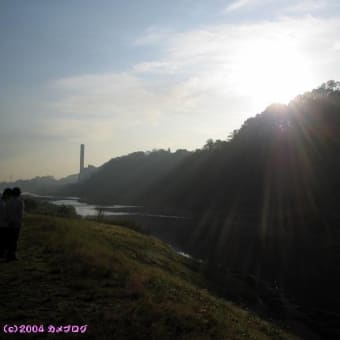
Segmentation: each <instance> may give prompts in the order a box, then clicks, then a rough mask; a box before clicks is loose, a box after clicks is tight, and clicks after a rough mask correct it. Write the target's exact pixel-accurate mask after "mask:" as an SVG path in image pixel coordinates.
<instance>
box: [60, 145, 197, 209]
mask: <svg viewBox="0 0 340 340" xmlns="http://www.w3.org/2000/svg"><path fill="white" fill-rule="evenodd" d="M190 154H191V153H190V152H189V151H187V150H177V151H176V152H174V153H171V152H170V151H168V150H154V151H152V152H141V151H140V152H134V153H131V154H129V155H127V156H122V157H117V158H113V159H111V160H110V161H108V162H107V163H105V164H104V165H103V166H101V167H100V168H99V169H98V171H97V172H96V173H95V174H93V175H92V176H91V177H90V178H89V179H88V180H85V181H83V182H81V183H79V184H74V185H71V186H69V187H68V188H67V190H66V191H67V192H68V193H72V194H75V195H77V196H80V197H81V198H84V199H86V200H87V201H92V202H103V203H106V202H107V203H119V204H144V203H145V201H146V199H147V194H148V192H149V190H150V188H152V187H153V186H154V185H155V184H156V183H158V182H159V181H160V180H161V179H163V178H165V177H166V176H168V175H169V174H170V173H171V172H172V171H174V170H175V169H177V168H178V166H179V164H180V163H181V162H182V161H183V160H184V159H186V158H187V157H188V156H189V155H190Z"/></svg>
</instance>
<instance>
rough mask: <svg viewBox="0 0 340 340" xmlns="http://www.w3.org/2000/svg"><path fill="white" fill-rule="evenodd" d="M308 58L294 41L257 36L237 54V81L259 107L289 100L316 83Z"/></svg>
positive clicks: (235, 69) (235, 74) (235, 80)
mask: <svg viewBox="0 0 340 340" xmlns="http://www.w3.org/2000/svg"><path fill="white" fill-rule="evenodd" d="M309 68H310V67H309V64H308V59H307V58H305V57H304V56H303V55H302V54H301V53H300V52H299V49H298V46H296V44H295V43H294V41H290V40H289V39H278V40H277V41H273V40H271V41H270V42H269V41H266V40H265V39H263V40H261V39H256V41H254V42H253V43H252V42H250V43H248V44H247V46H243V47H242V48H241V49H240V50H239V51H238V52H237V53H236V56H235V64H234V69H233V72H232V73H233V75H232V76H233V77H234V79H233V82H234V83H236V84H238V85H237V86H240V89H239V90H240V91H241V92H243V93H244V94H246V95H247V96H248V95H249V96H250V97H251V99H252V101H253V103H254V105H255V106H256V108H257V109H259V110H260V109H264V107H266V106H268V105H269V104H271V103H274V102H280V103H288V102H289V101H290V100H291V99H293V98H294V97H295V96H296V95H298V94H300V93H302V92H305V91H307V90H309V89H310V87H311V84H312V79H311V72H309Z"/></svg>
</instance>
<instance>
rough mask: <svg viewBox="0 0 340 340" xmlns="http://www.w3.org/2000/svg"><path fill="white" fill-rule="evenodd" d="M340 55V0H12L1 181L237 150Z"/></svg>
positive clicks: (2, 45)
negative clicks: (253, 121) (228, 145)
mask: <svg viewBox="0 0 340 340" xmlns="http://www.w3.org/2000/svg"><path fill="white" fill-rule="evenodd" d="M339 57H340V2H339V1H338V0H318V1H316V0H296V1H291V0H235V1H233V0H231V1H227V0H209V1H206V0H172V1H159V0H124V1H123V0H114V1H113V0H95V1H94V0H0V119H1V121H0V181H8V180H15V179H19V178H21V179H27V178H32V177H35V176H44V175H52V176H54V177H56V178H60V177H63V176H66V175H69V174H74V173H77V172H78V171H79V149H80V144H81V143H84V144H85V145H86V147H85V163H86V164H93V165H96V166H99V165H101V164H103V163H105V162H106V161H108V160H109V159H111V158H113V157H117V156H121V155H124V154H128V153H131V152H134V151H139V150H142V151H147V150H152V149H160V148H164V149H168V148H170V149H171V150H172V151H175V150H176V149H179V148H186V149H189V150H195V149H197V148H200V147H202V146H203V145H204V144H205V142H206V140H207V139H209V138H213V139H222V140H223V139H226V138H227V137H228V135H229V133H230V132H231V131H232V130H234V129H238V128H239V127H240V126H241V125H242V123H243V122H244V121H245V119H247V118H248V117H251V116H254V115H256V114H257V113H259V112H262V111H263V110H264V109H265V108H266V107H267V106H268V105H270V104H271V103H273V102H283V103H288V102H289V100H291V99H293V98H294V97H295V96H296V95H298V94H301V93H303V92H306V91H309V90H312V89H313V88H316V87H318V86H320V85H321V84H322V83H323V82H326V81H327V80H330V79H334V80H340V66H339V60H340V58H339Z"/></svg>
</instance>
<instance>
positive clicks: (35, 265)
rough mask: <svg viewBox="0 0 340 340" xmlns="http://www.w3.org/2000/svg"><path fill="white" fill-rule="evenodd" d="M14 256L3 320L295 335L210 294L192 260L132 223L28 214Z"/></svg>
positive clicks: (115, 330)
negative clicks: (135, 228) (131, 227)
mask: <svg viewBox="0 0 340 340" xmlns="http://www.w3.org/2000/svg"><path fill="white" fill-rule="evenodd" d="M18 257H20V261H17V262H11V263H1V264H0V268H1V272H0V301H1V304H0V319H1V321H0V322H1V324H4V323H13V322H15V323H17V324H20V323H33V324H44V325H48V324H64V325H67V324H70V323H74V324H84V323H86V324H88V325H89V328H88V338H91V339H130V338H131V339H144V338H145V339H197V340H198V339H292V338H293V336H290V335H288V334H287V333H284V332H282V331H280V330H278V329H277V328H276V327H275V326H273V325H270V324H269V323H267V322H265V321H263V320H260V319H259V318H258V317H256V316H255V315H254V314H251V313H249V312H247V311H244V310H242V309H240V308H238V307H237V306H235V305H233V304H231V303H228V302H225V301H223V300H221V299H218V298H216V297H213V296H212V295H211V294H209V292H208V291H207V290H205V289H204V281H203V279H202V277H201V276H200V275H199V273H198V272H197V271H195V270H194V269H193V267H194V266H193V263H192V262H191V261H190V260H188V259H185V258H183V257H182V256H179V255H177V254H176V253H175V252H174V251H172V250H171V249H170V248H169V247H168V246H167V245H166V244H164V243H163V242H161V241H159V240H157V239H156V238H153V237H149V236H144V235H142V234H139V233H136V232H134V231H132V230H128V229H125V228H121V227H116V226H108V225H103V224H98V223H95V222H89V221H83V220H77V219H75V220H71V219H62V218H55V217H46V216H38V215H30V216H27V217H26V220H25V225H24V227H23V229H22V234H21V236H20V241H19V249H18ZM1 332H2V330H1ZM2 336H3V335H2ZM50 336H51V335H50ZM56 337H57V338H58V339H59V338H62V339H65V338H67V336H66V335H61V334H59V335H58V336H56V335H55V336H54V338H56ZM68 337H69V338H71V339H74V335H71V336H70V335H69V336H68ZM0 338H2V337H1V334H0ZM11 338H12V339H13V338H14V337H11ZM21 338H25V339H27V338H28V336H27V335H26V336H24V337H21ZM34 338H35V339H42V338H48V335H47V334H46V333H45V334H40V335H38V336H35V337H34ZM83 338H84V337H83Z"/></svg>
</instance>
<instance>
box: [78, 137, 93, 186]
mask: <svg viewBox="0 0 340 340" xmlns="http://www.w3.org/2000/svg"><path fill="white" fill-rule="evenodd" d="M84 164H85V145H84V144H81V145H80V168H79V176H78V181H79V182H80V181H83V180H84V179H87V178H89V177H90V176H91V175H92V174H93V173H95V172H96V171H97V168H96V167H95V166H93V165H88V166H87V167H86V168H85V165H84Z"/></svg>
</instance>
